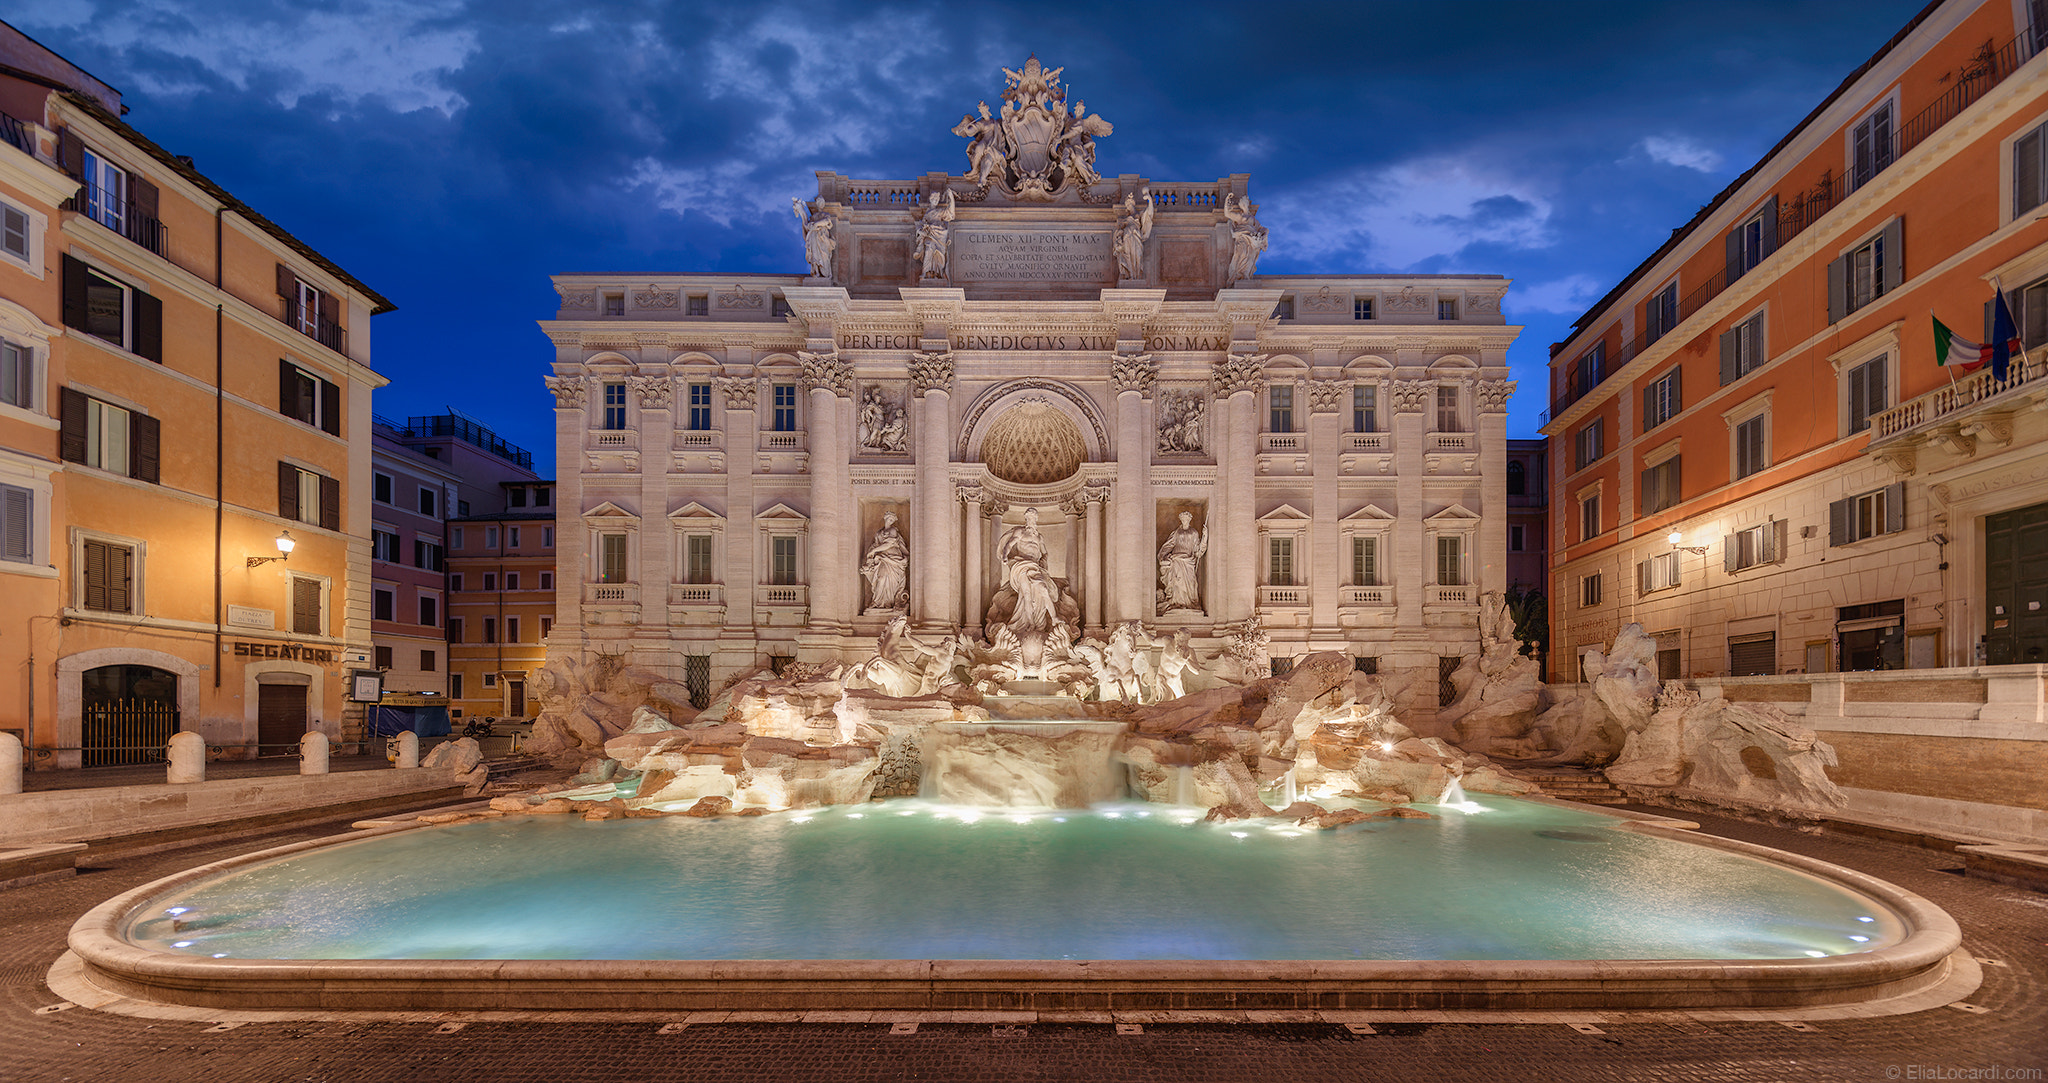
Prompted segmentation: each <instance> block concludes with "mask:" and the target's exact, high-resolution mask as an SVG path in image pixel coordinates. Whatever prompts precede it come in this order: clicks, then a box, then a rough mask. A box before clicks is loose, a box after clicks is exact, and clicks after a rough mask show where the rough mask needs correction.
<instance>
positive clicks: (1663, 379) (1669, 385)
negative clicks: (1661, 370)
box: [1643, 368, 1684, 432]
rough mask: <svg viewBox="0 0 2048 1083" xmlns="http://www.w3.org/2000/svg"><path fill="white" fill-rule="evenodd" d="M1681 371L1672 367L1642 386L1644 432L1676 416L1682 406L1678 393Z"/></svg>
mask: <svg viewBox="0 0 2048 1083" xmlns="http://www.w3.org/2000/svg"><path fill="white" fill-rule="evenodd" d="M1681 372H1682V370H1681V369H1678V368H1673V369H1672V370H1671V371H1670V372H1667V373H1665V374H1664V375H1662V376H1660V377H1658V378H1657V379H1655V380H1652V381H1650V385H1649V386H1648V387H1645V388H1643V431H1644V432H1648V431H1650V430H1651V429H1654V428H1656V427H1657V426H1659V425H1662V424H1664V423H1665V422H1666V421H1669V420H1671V419H1672V418H1674V417H1677V416H1678V411H1679V410H1681V409H1683V408H1684V407H1683V404H1682V403H1681V402H1680V394H1679V392H1680V374H1681Z"/></svg>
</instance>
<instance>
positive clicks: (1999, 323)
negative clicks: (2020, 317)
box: [1987, 290, 2020, 383]
mask: <svg viewBox="0 0 2048 1083" xmlns="http://www.w3.org/2000/svg"><path fill="white" fill-rule="evenodd" d="M1996 293H1997V299H1996V300H1995V301H1993V302H1992V317H1991V341H1990V342H1989V343H1987V345H1989V346H1990V347H1991V378H1992V379H1994V380H1997V381H1998V382H2000V383H2004V382H2005V371H2006V366H2007V365H2008V364H2009V363H2011V361H2012V355H2013V354H2014V353H2016V352H2018V351H2019V348H2020V328H2019V323H2018V321H2016V320H2014V319H2013V318H2012V309H2011V307H2009V306H2008V305H2007V304H2006V303H2005V291H2004V290H1997V291H1996Z"/></svg>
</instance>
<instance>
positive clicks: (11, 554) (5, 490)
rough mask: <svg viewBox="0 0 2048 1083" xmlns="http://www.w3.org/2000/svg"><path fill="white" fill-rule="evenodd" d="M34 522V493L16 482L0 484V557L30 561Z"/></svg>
mask: <svg viewBox="0 0 2048 1083" xmlns="http://www.w3.org/2000/svg"><path fill="white" fill-rule="evenodd" d="M34 521H35V493H33V492H31V491H29V490H27V489H24V488H22V487H21V486H19V485H0V560H8V561H13V562H15V563H17V564H29V563H33V562H34V560H35V545H34V544H33V542H34V534H32V533H31V530H32V528H33V524H34Z"/></svg>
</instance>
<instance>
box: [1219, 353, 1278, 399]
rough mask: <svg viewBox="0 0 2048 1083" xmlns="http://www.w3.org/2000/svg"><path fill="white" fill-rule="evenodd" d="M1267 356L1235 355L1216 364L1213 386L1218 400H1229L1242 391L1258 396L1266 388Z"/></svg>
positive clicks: (1253, 354) (1254, 354)
mask: <svg viewBox="0 0 2048 1083" xmlns="http://www.w3.org/2000/svg"><path fill="white" fill-rule="evenodd" d="M1265 365H1266V355H1265V354H1256V353H1234V354H1227V355H1225V358H1224V360H1221V361H1218V362H1216V367H1215V369H1214V372H1213V375H1212V378H1211V384H1212V385H1213V386H1214V388H1215V390H1216V397H1217V398H1228V397H1229V396H1231V395H1235V394H1237V393H1238V392H1240V391H1249V392H1251V393H1252V394H1254V395H1256V394H1258V393H1259V392H1260V391H1261V390H1263V389H1264V388H1265V386H1266V368H1265Z"/></svg>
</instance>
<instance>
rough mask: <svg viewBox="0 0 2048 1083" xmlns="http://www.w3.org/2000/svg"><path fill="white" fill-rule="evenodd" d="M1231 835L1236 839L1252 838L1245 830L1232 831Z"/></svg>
mask: <svg viewBox="0 0 2048 1083" xmlns="http://www.w3.org/2000/svg"><path fill="white" fill-rule="evenodd" d="M1230 837H1231V838H1234V839H1248V838H1251V835H1250V834H1249V833H1248V832H1244V831H1232V832H1231V833H1230Z"/></svg>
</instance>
